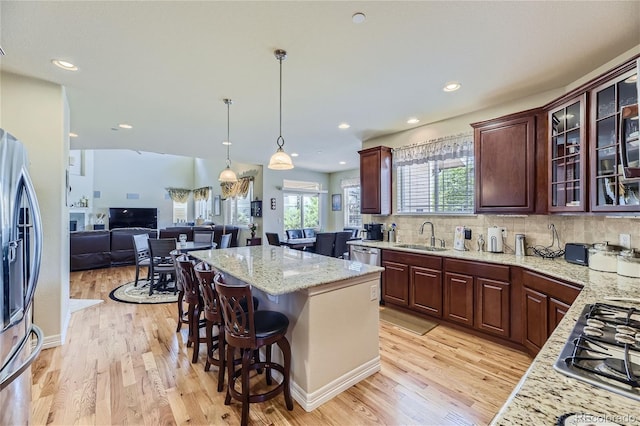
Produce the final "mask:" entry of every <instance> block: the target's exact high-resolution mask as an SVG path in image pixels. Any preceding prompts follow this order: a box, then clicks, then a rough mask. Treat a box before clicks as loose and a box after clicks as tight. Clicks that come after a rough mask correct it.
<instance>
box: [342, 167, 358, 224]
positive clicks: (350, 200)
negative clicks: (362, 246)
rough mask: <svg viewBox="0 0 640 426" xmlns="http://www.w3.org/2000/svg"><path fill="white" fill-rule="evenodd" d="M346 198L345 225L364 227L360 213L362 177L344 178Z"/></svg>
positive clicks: (344, 194) (344, 196)
mask: <svg viewBox="0 0 640 426" xmlns="http://www.w3.org/2000/svg"><path fill="white" fill-rule="evenodd" d="M342 191H343V198H344V226H345V227H349V228H362V215H361V214H360V178H355V179H344V180H343V181H342Z"/></svg>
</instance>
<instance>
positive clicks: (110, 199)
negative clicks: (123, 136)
mask: <svg viewBox="0 0 640 426" xmlns="http://www.w3.org/2000/svg"><path fill="white" fill-rule="evenodd" d="M193 167H194V159H193V158H191V157H180V156H175V155H163V154H156V153H149V152H142V153H140V154H138V153H137V152H136V151H131V150H126V149H125V150H95V151H94V170H93V179H94V190H95V191H99V192H100V197H99V198H93V199H92V200H91V199H90V201H89V203H90V204H89V205H90V206H91V205H92V204H91V203H92V202H93V213H97V212H103V213H107V214H108V213H109V208H110V207H156V208H158V228H164V227H167V226H172V224H173V223H172V222H173V202H172V201H171V199H170V198H169V195H168V194H167V191H166V190H165V188H166V187H175V188H188V189H193V188H195V186H194V179H193V175H194V174H193ZM127 194H130V195H129V196H132V195H133V196H134V197H135V196H137V197H138V198H127V196H128V195H127ZM190 219H191V220H192V219H193V209H191V210H190ZM105 222H106V223H108V221H105Z"/></svg>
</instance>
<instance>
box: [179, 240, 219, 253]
mask: <svg viewBox="0 0 640 426" xmlns="http://www.w3.org/2000/svg"><path fill="white" fill-rule="evenodd" d="M216 247H218V244H216V243H214V242H210V243H203V242H196V241H185V242H180V241H178V242H177V243H176V250H178V251H179V252H180V253H188V252H190V251H193V250H209V249H215V248H216Z"/></svg>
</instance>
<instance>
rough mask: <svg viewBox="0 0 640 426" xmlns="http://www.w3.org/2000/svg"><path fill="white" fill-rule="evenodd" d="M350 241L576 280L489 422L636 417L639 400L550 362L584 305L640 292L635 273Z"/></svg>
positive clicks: (499, 255) (635, 421)
mask: <svg viewBox="0 0 640 426" xmlns="http://www.w3.org/2000/svg"><path fill="white" fill-rule="evenodd" d="M350 244H356V245H363V246H368V247H376V248H380V249H390V250H397V251H406V252H411V253H420V254H426V255H431V256H442V257H450V258H456V259H465V260H475V261H482V262H490V263H497V264H502V265H510V266H519V267H522V268H526V269H529V270H531V271H535V272H540V273H543V274H546V275H549V276H551V277H556V278H560V279H563V280H566V281H568V282H573V283H576V284H579V285H582V286H583V290H582V291H581V292H580V294H579V295H578V298H577V299H576V300H575V302H574V303H573V304H572V305H571V308H570V309H569V310H568V311H567V314H566V315H565V317H564V319H563V320H562V321H561V322H560V324H559V325H558V327H556V329H555V331H554V332H553V334H552V335H551V337H550V338H549V339H548V340H547V342H546V344H545V345H544V347H543V348H542V350H541V351H540V352H539V353H538V355H537V356H536V358H535V359H534V360H533V362H532V364H531V366H530V368H529V370H528V371H527V372H526V373H525V375H524V376H523V377H522V379H521V380H520V383H518V385H517V386H516V388H515V389H514V391H513V393H512V394H511V396H510V397H509V399H508V400H507V401H506V403H505V404H504V406H503V407H502V408H501V409H500V412H499V413H498V414H497V415H496V417H495V418H494V419H493V422H492V424H495V425H514V424H540V425H543V424H549V425H552V424H556V422H557V419H558V417H560V416H561V415H563V414H567V413H588V414H592V415H598V416H602V417H603V418H606V419H608V420H609V421H616V422H617V423H620V424H639V423H640V404H639V403H638V402H637V401H635V400H633V399H631V398H627V397H624V396H621V395H618V394H616V393H613V392H610V391H607V390H604V389H601V388H597V387H595V386H592V385H590V384H588V383H585V382H582V381H580V380H576V379H573V378H570V377H568V376H565V375H563V374H561V373H559V372H557V371H556V370H555V369H554V368H553V364H554V363H555V362H556V360H557V358H558V355H559V354H560V352H561V350H562V348H563V347H564V345H565V343H566V341H567V338H568V336H569V334H570V333H571V331H572V330H573V327H574V325H575V323H576V321H577V319H578V317H579V315H580V314H581V312H582V309H583V307H584V305H585V304H590V303H595V302H603V301H605V300H604V296H620V297H640V279H638V278H627V277H622V276H620V275H617V274H615V273H608V272H598V271H593V270H591V269H589V268H588V267H584V266H580V265H574V264H571V263H568V262H566V261H565V260H564V259H562V258H558V259H542V258H539V257H535V256H522V257H516V256H514V255H513V254H503V253H487V252H477V251H465V252H463V251H457V250H453V249H451V250H445V251H434V252H431V251H424V250H419V249H409V248H402V247H397V246H396V244H395V243H388V242H381V241H353V242H351V243H350ZM608 303H612V304H615V305H621V306H635V307H639V306H638V305H637V304H636V305H629V304H625V303H622V302H608ZM634 416H635V417H634Z"/></svg>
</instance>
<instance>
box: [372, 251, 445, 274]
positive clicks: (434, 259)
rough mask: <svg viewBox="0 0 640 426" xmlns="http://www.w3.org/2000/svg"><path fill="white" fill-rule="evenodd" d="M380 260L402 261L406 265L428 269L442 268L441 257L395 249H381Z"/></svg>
mask: <svg viewBox="0 0 640 426" xmlns="http://www.w3.org/2000/svg"><path fill="white" fill-rule="evenodd" d="M382 260H383V261H390V262H398V263H404V264H406V265H413V266H422V267H423V268H429V269H437V270H441V269H442V257H440V256H429V255H424V254H417V253H407V252H403V251H396V250H382Z"/></svg>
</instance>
